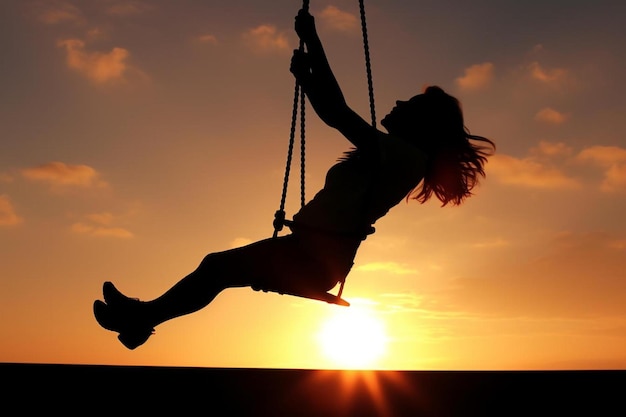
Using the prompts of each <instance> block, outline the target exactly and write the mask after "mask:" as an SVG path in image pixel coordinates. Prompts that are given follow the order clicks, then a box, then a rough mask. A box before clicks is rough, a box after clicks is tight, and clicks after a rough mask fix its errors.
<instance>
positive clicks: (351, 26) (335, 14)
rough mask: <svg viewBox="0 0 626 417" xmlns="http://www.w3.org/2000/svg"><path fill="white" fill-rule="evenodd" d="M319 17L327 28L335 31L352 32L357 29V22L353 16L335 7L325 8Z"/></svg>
mask: <svg viewBox="0 0 626 417" xmlns="http://www.w3.org/2000/svg"><path fill="white" fill-rule="evenodd" d="M319 16H320V19H322V20H323V22H324V23H326V25H328V27H330V28H332V29H335V30H339V31H342V32H354V31H356V30H357V29H358V28H359V20H358V19H357V17H356V16H355V15H353V14H352V13H348V12H344V11H343V10H340V9H339V8H337V7H335V6H327V7H326V8H325V9H324V10H322V12H321V13H320V15H319Z"/></svg>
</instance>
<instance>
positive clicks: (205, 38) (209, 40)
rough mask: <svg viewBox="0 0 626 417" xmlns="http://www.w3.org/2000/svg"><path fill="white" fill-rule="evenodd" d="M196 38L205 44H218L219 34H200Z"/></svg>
mask: <svg viewBox="0 0 626 417" xmlns="http://www.w3.org/2000/svg"><path fill="white" fill-rule="evenodd" d="M194 40H195V41H196V42H199V43H204V44H210V45H217V44H218V41H217V36H215V35H211V34H208V33H207V34H204V35H198V36H196V37H195V38H194Z"/></svg>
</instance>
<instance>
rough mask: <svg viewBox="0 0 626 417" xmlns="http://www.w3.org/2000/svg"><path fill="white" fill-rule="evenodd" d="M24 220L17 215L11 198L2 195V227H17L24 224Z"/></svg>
mask: <svg viewBox="0 0 626 417" xmlns="http://www.w3.org/2000/svg"><path fill="white" fill-rule="evenodd" d="M23 220H24V219H22V218H21V217H20V216H18V215H17V212H16V211H15V208H14V207H13V204H12V203H11V200H10V199H9V196H8V195H6V194H2V195H0V226H15V225H18V224H20V223H22V221H23Z"/></svg>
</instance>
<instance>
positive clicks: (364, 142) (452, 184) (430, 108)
mask: <svg viewBox="0 0 626 417" xmlns="http://www.w3.org/2000/svg"><path fill="white" fill-rule="evenodd" d="M295 30H296V32H297V34H298V36H299V37H300V39H301V40H302V41H303V42H304V44H305V45H306V52H302V51H298V50H296V51H295V52H294V55H293V57H292V60H291V68H290V70H291V72H292V73H293V75H294V76H295V77H296V79H297V81H298V82H299V84H300V85H301V86H302V88H303V89H304V91H305V93H306V95H307V97H308V99H309V101H310V103H311V105H312V107H313V109H314V110H315V112H316V113H317V114H318V116H319V117H320V118H321V119H322V120H323V121H324V122H325V123H326V124H327V125H328V126H331V127H333V128H335V129H337V130H338V131H339V132H341V133H342V134H343V135H344V136H345V137H346V139H348V141H350V142H351V143H352V145H353V149H352V150H351V151H349V152H348V153H346V155H344V157H343V158H341V159H340V161H339V162H338V163H337V164H336V165H334V166H333V167H332V168H330V170H329V171H328V174H327V176H326V181H325V184H324V188H323V189H322V190H321V191H319V192H318V193H317V194H316V195H315V197H314V198H313V199H312V200H311V201H310V202H308V203H307V204H306V205H305V206H304V207H303V208H302V209H301V210H300V211H299V212H298V213H296V214H295V216H294V217H293V225H291V226H290V229H291V233H290V234H288V235H286V236H281V237H277V238H269V239H267V240H262V241H259V242H256V243H252V244H250V245H247V246H244V247H241V248H237V249H232V250H227V251H224V252H219V253H212V254H209V255H207V256H206V257H205V258H204V259H203V260H202V262H201V263H200V265H199V266H198V268H197V269H196V270H195V271H193V272H192V273H190V274H189V275H187V276H186V277H185V278H183V279H181V280H180V281H179V282H178V283H176V284H175V285H174V286H173V287H172V288H171V289H169V290H168V291H166V292H165V293H164V294H163V295H161V296H160V297H158V298H156V299H154V300H151V301H139V300H137V299H133V298H129V297H126V296H125V295H123V294H122V293H121V292H119V291H118V290H117V289H116V288H115V287H114V286H113V284H112V283H110V282H105V283H104V286H103V295H104V302H102V301H100V300H96V301H95V303H94V306H93V307H94V314H95V316H96V319H97V321H98V323H100V325H101V326H102V327H104V328H105V329H108V330H111V331H114V332H117V333H119V336H118V338H119V340H120V341H121V342H122V343H123V344H124V346H126V347H127V348H129V349H134V348H136V347H137V346H139V345H141V344H143V343H144V342H145V341H146V340H147V339H148V338H149V337H150V335H151V334H152V333H154V327H155V326H157V325H159V324H161V323H163V322H165V321H167V320H170V319H173V318H175V317H179V316H182V315H185V314H190V313H193V312H195V311H198V310H200V309H202V308H203V307H205V306H207V305H208V304H209V303H210V302H211V301H212V300H213V299H214V298H215V297H216V296H217V295H218V294H219V293H220V292H221V291H222V290H224V289H226V288H233V287H246V286H250V287H252V288H253V289H257V290H258V289H262V290H266V291H276V292H286V293H290V292H296V293H298V292H302V291H305V290H307V289H308V290H313V291H316V292H325V291H328V290H330V289H332V288H334V287H335V286H336V284H337V283H338V282H340V281H342V280H343V279H344V278H345V277H346V275H347V274H348V272H349V271H350V268H351V267H352V263H353V260H354V257H355V255H356V252H357V249H358V248H359V245H360V244H361V242H362V241H363V240H364V239H365V236H366V235H367V233H368V232H369V231H370V229H371V228H372V225H373V224H374V223H375V222H376V221H377V220H378V219H379V218H381V217H382V216H384V215H385V214H386V213H387V212H388V211H389V209H391V208H392V207H394V206H395V205H397V204H398V203H399V202H400V201H402V200H404V199H409V198H414V199H416V200H417V201H419V202H420V203H424V202H426V201H428V200H429V199H430V198H431V197H432V196H433V195H434V196H435V197H436V198H437V199H439V200H440V201H441V203H442V205H444V206H445V205H447V204H452V205H458V204H460V203H462V202H463V201H464V199H465V198H467V197H469V196H470V195H471V194H472V193H471V190H472V188H473V187H474V186H475V185H477V183H478V180H479V178H480V177H484V175H485V172H484V164H485V162H486V158H487V156H488V155H490V154H491V152H492V151H493V150H494V149H495V145H494V143H493V142H492V141H490V140H488V139H486V138H483V137H480V136H474V135H470V134H469V133H468V131H467V130H466V128H465V126H464V122H463V115H462V112H461V108H460V105H459V102H458V101H457V100H456V99H455V98H454V97H452V96H450V95H448V94H446V93H445V92H444V91H443V90H442V89H441V88H439V87H428V88H427V89H426V90H425V91H424V93H422V94H419V95H416V96H415V97H413V98H411V99H409V100H408V101H398V102H397V104H396V106H395V107H394V108H393V109H392V110H391V112H390V113H389V114H388V115H386V116H385V117H384V118H383V119H382V120H381V125H382V126H384V127H385V129H386V130H387V133H383V132H380V131H378V130H377V129H375V128H374V127H372V126H371V125H370V124H369V123H367V122H366V121H365V120H363V119H362V118H361V117H360V116H359V115H358V114H356V113H355V112H354V111H353V110H352V109H351V108H350V107H348V105H347V104H346V101H345V99H344V97H343V94H342V92H341V89H340V87H339V85H338V84H337V81H336V79H335V76H334V75H333V73H332V70H331V68H330V66H329V64H328V61H327V59H326V55H325V53H324V49H323V47H322V43H321V41H320V39H319V37H318V35H317V31H316V28H315V22H314V18H313V16H311V15H310V14H309V13H308V12H306V11H303V10H301V11H300V12H299V13H298V15H297V16H296V19H295ZM471 141H477V142H479V143H472V142H471Z"/></svg>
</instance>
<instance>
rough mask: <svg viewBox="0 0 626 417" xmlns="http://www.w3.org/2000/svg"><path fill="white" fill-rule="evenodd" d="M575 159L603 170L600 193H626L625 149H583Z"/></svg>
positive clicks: (615, 147)
mask: <svg viewBox="0 0 626 417" xmlns="http://www.w3.org/2000/svg"><path fill="white" fill-rule="evenodd" d="M577 159H578V160H579V161H582V162H590V163H592V164H594V165H597V166H600V167H601V168H603V169H604V180H603V181H602V184H601V189H602V191H605V192H615V191H626V149H624V148H619V147H617V146H591V147H589V148H586V149H583V150H582V151H581V152H580V153H579V154H578V156H577Z"/></svg>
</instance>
